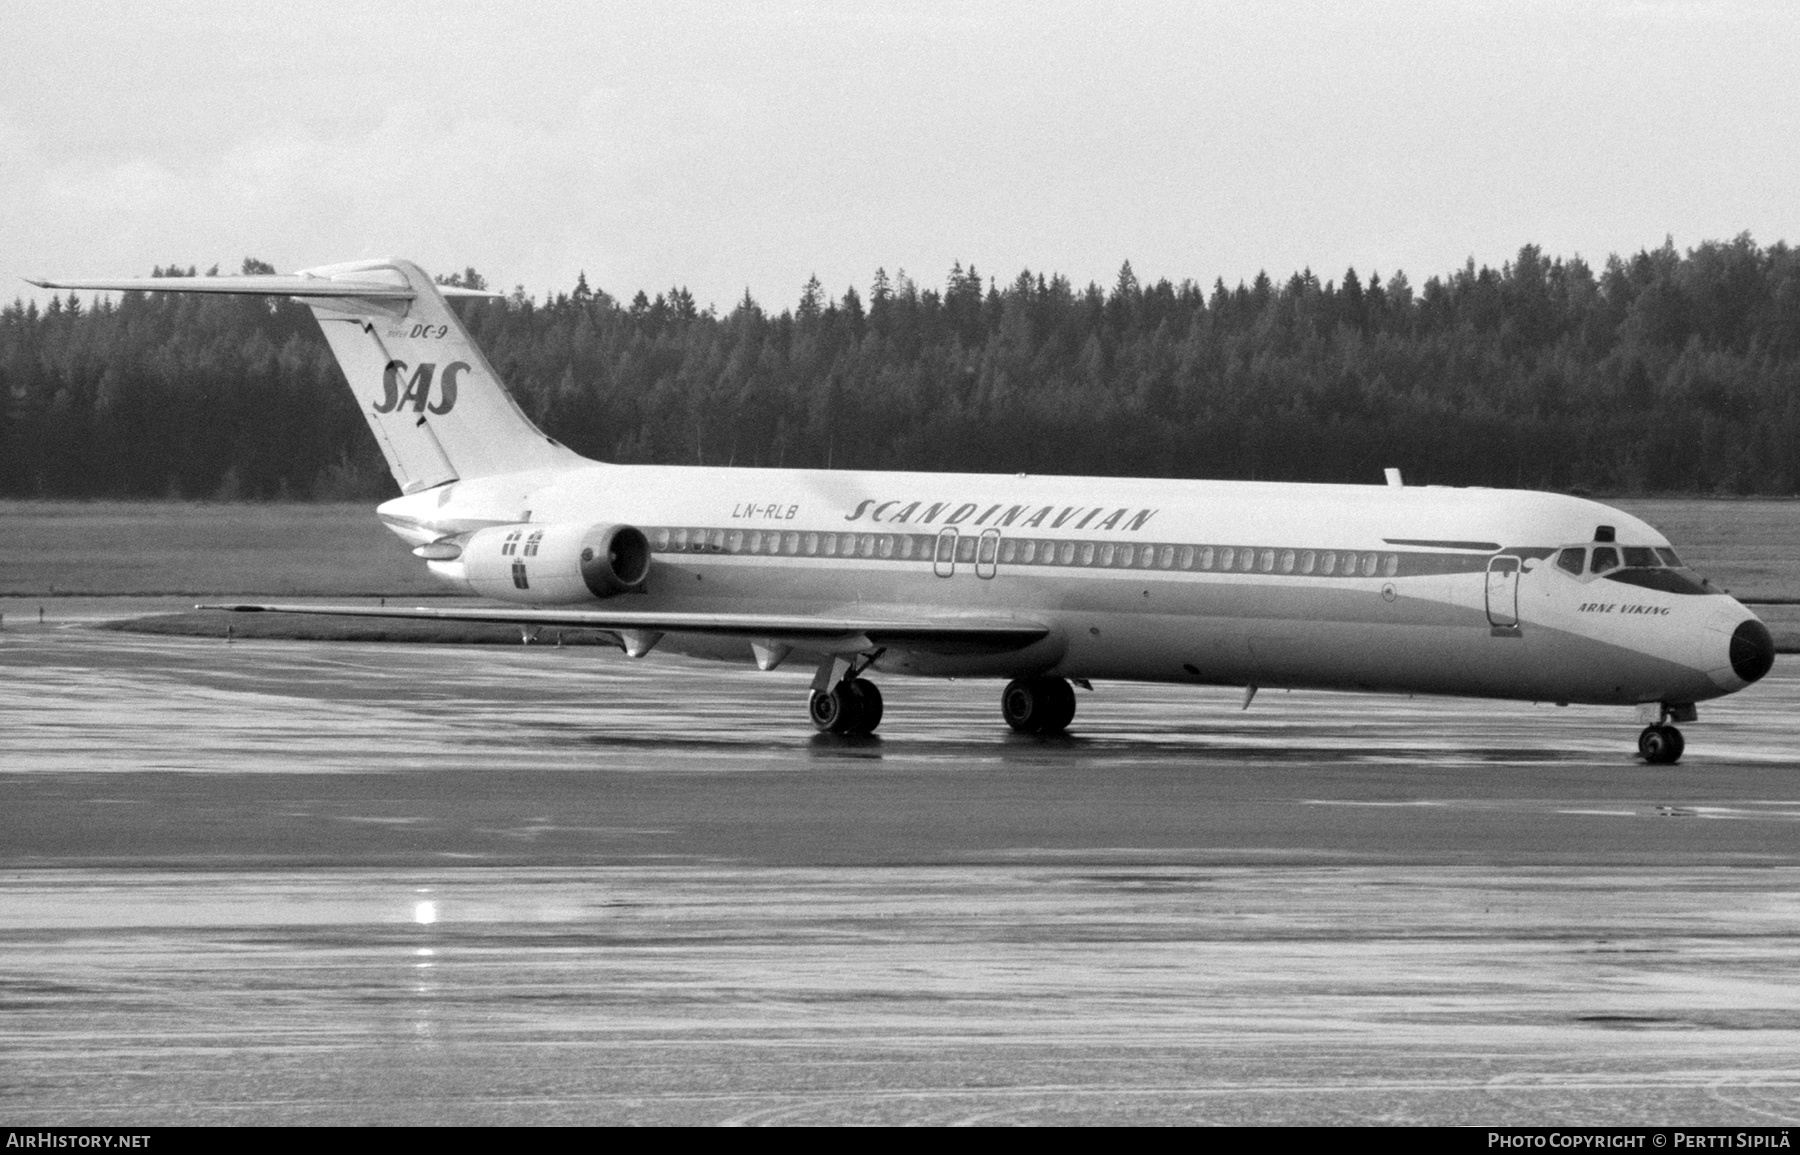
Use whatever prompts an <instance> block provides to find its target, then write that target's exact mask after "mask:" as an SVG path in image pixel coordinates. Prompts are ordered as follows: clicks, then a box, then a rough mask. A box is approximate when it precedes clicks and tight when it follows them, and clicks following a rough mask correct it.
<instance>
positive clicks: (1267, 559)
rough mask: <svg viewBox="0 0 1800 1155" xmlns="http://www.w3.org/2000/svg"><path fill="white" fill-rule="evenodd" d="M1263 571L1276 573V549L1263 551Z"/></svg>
mask: <svg viewBox="0 0 1800 1155" xmlns="http://www.w3.org/2000/svg"><path fill="white" fill-rule="evenodd" d="M1262 571H1263V572H1264V573H1274V572H1275V551H1274V550H1272V549H1265V550H1263V551H1262Z"/></svg>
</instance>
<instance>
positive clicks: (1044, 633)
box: [31, 259, 1775, 764]
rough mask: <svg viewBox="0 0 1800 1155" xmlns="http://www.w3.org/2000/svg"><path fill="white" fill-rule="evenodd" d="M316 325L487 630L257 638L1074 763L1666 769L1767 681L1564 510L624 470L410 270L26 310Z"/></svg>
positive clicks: (1496, 493)
mask: <svg viewBox="0 0 1800 1155" xmlns="http://www.w3.org/2000/svg"><path fill="white" fill-rule="evenodd" d="M31 283H32V284H36V285H39V286H41V287H44V288H55V289H80V290H95V291H138V292H182V293H240V294H241V293H247V294H260V295H272V296H285V297H291V298H296V299H298V300H300V301H301V302H303V303H305V304H306V305H308V306H310V308H311V310H312V312H313V314H314V316H315V317H316V318H317V319H318V322H319V326H320V329H321V330H322V331H323V333H324V335H325V338H326V340H327V342H328V343H329V344H330V346H331V349H332V351H333V353H334V354H335V355H336V357H337V359H338V362H339V363H340V365H341V366H342V368H343V372H344V376H345V378H346V379H347V380H348V382H349V385H350V387H351V389H352V390H354V391H355V393H356V396H357V400H358V402H359V405H360V407H361V410H362V413H363V416H364V417H365V418H366V419H367V420H368V423H369V428H370V430H371V431H372V432H373V433H374V435H375V440H376V442H377V443H378V444H379V445H380V447H381V451H382V453H383V455H384V456H385V457H386V459H387V463H388V465H389V467H390V469H391V470H392V472H393V475H394V480H395V481H396V482H397V483H398V485H399V487H400V491H401V495H400V496H399V497H396V498H394V499H392V500H390V501H387V502H384V503H383V504H382V505H380V506H379V508H378V510H377V514H378V516H379V517H380V518H381V520H382V521H383V522H384V523H385V524H386V525H387V526H388V528H390V529H391V530H392V531H393V532H394V533H396V534H398V535H399V536H400V537H401V538H402V539H403V540H404V541H405V542H406V543H407V544H409V545H410V546H412V547H413V548H412V552H413V553H414V554H416V555H417V556H419V557H420V558H422V559H423V560H424V562H425V564H426V566H427V567H428V568H429V569H430V571H431V572H432V573H433V574H435V575H437V576H438V577H439V578H441V579H444V580H445V581H446V582H448V583H449V584H450V585H451V586H454V587H457V588H460V589H464V590H467V591H470V592H473V593H475V594H479V595H482V596H483V597H485V598H487V599H490V600H492V601H494V602H498V603H506V604H503V605H497V606H493V607H488V608H481V607H472V608H430V607H417V608H408V607H385V606H384V607H380V608H377V607H369V606H331V605H304V606H303V605H232V606H221V607H214V608H220V609H229V610H233V611H237V612H269V611H279V612H285V613H310V614H333V615H354V616H365V617H383V618H426V619H438V620H453V621H476V622H505V623H515V624H518V625H520V626H522V627H525V628H527V629H530V628H532V627H588V628H592V629H596V630H599V631H603V633H604V636H605V637H606V639H607V640H608V641H610V642H612V643H614V644H616V645H618V646H619V648H620V649H622V650H623V651H624V652H625V653H626V654H628V655H630V656H631V657H633V658H639V657H643V656H644V655H646V654H648V653H650V652H651V651H652V650H653V649H656V648H659V647H660V648H661V649H663V650H665V651H673V652H679V653H686V654H698V655H702V656H708V657H715V658H726V659H735V660H740V661H754V662H755V664H756V665H757V666H758V667H759V668H761V669H763V670H773V669H776V668H777V667H779V666H781V665H782V664H783V663H784V662H787V661H789V660H794V661H796V662H805V663H809V664H812V665H813V667H814V670H815V672H814V675H813V679H812V684H811V689H810V692H809V694H808V698H807V703H808V704H807V710H808V716H809V718H810V720H811V722H812V724H813V726H814V727H816V728H817V729H818V730H820V731H824V732H829V733H834V734H839V735H867V734H870V733H872V732H873V731H874V730H875V728H876V727H877V726H878V725H879V724H880V722H881V716H882V695H881V691H880V689H879V688H878V687H877V685H876V683H875V682H874V681H873V680H872V679H871V678H870V677H869V676H868V675H870V674H872V673H877V672H878V673H882V674H909V675H919V676H925V677H940V678H942V677H950V678H993V679H1002V678H1004V679H1007V683H1006V686H1005V689H1004V690H1003V692H1002V693H1001V698H1000V712H1001V716H1002V718H1003V719H1004V720H1005V722H1006V724H1007V725H1008V726H1010V727H1011V728H1012V729H1013V730H1016V731H1020V732H1023V733H1028V734H1039V735H1054V734H1060V733H1062V732H1064V731H1065V730H1066V729H1067V728H1068V727H1069V725H1070V723H1071V722H1072V720H1073V718H1074V715H1075V706H1076V695H1075V692H1074V689H1073V688H1072V687H1073V686H1077V685H1078V686H1081V687H1083V688H1084V689H1090V690H1091V689H1092V683H1093V682H1094V681H1097V680H1103V679H1115V680H1121V681H1141V682H1164V683H1175V684H1182V685H1194V686H1232V687H1243V688H1244V705H1245V707H1248V706H1249V704H1250V700H1251V699H1252V698H1253V697H1254V696H1255V694H1256V692H1257V690H1258V688H1259V687H1281V688H1289V689H1299V688H1307V689H1325V690H1344V691H1365V692H1366V691H1375V692H1390V693H1408V694H1440V695H1460V696H1474V697H1485V698H1502V699H1516V700H1523V701H1532V702H1553V703H1556V704H1557V705H1566V704H1568V703H1572V702H1573V703H1585V704H1594V705H1616V706H1623V707H1631V708H1634V709H1635V710H1636V711H1637V713H1638V719H1639V720H1640V721H1642V722H1645V723H1647V724H1646V725H1645V727H1644V729H1643V731H1642V732H1641V734H1640V736H1639V739H1638V755H1639V756H1640V757H1641V758H1642V759H1643V760H1644V761H1645V762H1647V763H1652V764H1668V763H1673V762H1675V761H1677V760H1678V759H1679V758H1680V757H1681V755H1682V752H1683V749H1684V747H1685V741H1684V739H1683V736H1682V734H1681V731H1680V730H1679V729H1678V728H1677V727H1676V726H1675V723H1676V722H1687V721H1692V720H1694V719H1695V718H1696V716H1697V711H1696V703H1698V702H1701V701H1704V700H1707V699H1711V698H1717V697H1720V696H1722V695H1725V694H1730V693H1734V692H1736V691H1738V690H1741V689H1743V688H1745V687H1746V686H1749V685H1751V684H1752V683H1754V682H1756V681H1757V680H1758V679H1760V678H1761V677H1763V676H1764V675H1765V674H1767V673H1768V672H1769V669H1770V668H1771V666H1772V665H1773V663H1774V659H1775V645H1774V640H1773V638H1772V637H1771V636H1770V633H1769V630H1768V628H1767V627H1766V626H1765V625H1764V624H1763V623H1762V622H1761V621H1759V620H1758V619H1757V618H1756V616H1755V615H1754V614H1752V613H1751V612H1750V611H1749V610H1748V609H1746V608H1745V607H1744V606H1743V605H1741V604H1740V603H1739V602H1737V601H1736V600H1734V599H1733V598H1732V597H1730V596H1729V595H1728V594H1726V593H1725V592H1723V591H1721V590H1720V589H1718V588H1717V587H1715V586H1713V585H1712V584H1711V583H1709V582H1708V581H1707V580H1706V579H1705V578H1703V577H1701V576H1700V575H1698V574H1697V573H1695V572H1694V571H1693V570H1692V569H1690V568H1689V567H1688V566H1686V565H1685V564H1684V563H1683V562H1682V561H1681V559H1680V558H1679V557H1678V556H1677V554H1676V553H1675V551H1674V549H1673V548H1672V547H1671V545H1670V543H1669V541H1668V540H1667V539H1666V538H1665V537H1663V535H1662V534H1660V533H1659V532H1657V531H1656V530H1655V529H1654V528H1652V527H1651V526H1650V525H1649V524H1647V523H1645V522H1644V521H1641V520H1640V519H1638V518H1636V517H1633V516H1631V515H1630V514H1627V513H1624V512H1622V511H1620V510H1617V509H1612V508H1610V507H1608V506H1606V505H1603V504H1600V503H1598V502H1594V501H1589V500H1585V499H1582V498H1577V497H1572V496H1566V495H1561V494H1554V493H1544V492H1534V491H1524V490H1504V489H1486V488H1477V487H1468V488H1462V487H1444V486H1435V485H1433V486H1408V485H1405V484H1404V483H1403V481H1402V479H1401V477H1400V474H1399V472H1398V471H1397V470H1388V471H1387V478H1386V480H1387V484H1386V485H1319V484H1298V483H1281V482H1247V481H1204V480H1161V479H1129V478H1107V477H1074V476H1035V475H1034V476H1027V475H1025V474H1015V475H987V474H945V473H905V472H872V471H859V470H842V469H840V470H808V469H740V468H719V467H707V466H669V465H618V464H608V463H604V462H598V461H592V460H588V459H586V458H584V457H581V456H579V455H578V454H576V453H575V452H574V451H572V450H570V449H568V448H567V447H565V446H563V445H562V444H560V443H559V442H557V441H556V440H555V439H553V438H551V437H549V436H547V435H545V434H544V433H543V432H542V431H541V430H539V429H538V428H536V426H534V425H533V424H532V422H531V421H530V420H529V419H528V418H527V417H526V416H525V414H524V412H523V411H521V410H520V408H519V407H518V405H517V404H516V403H515V402H514V400H513V399H512V396H511V394H509V393H508V392H507V391H506V388H505V386H504V385H503V384H502V383H501V381H500V378H499V376H498V375H497V374H496V373H495V372H494V369H493V367H492V366H491V365H489V364H488V362H487V360H486V359H485V358H484V357H483V356H482V354H481V351H480V350H479V349H478V348H477V347H476V346H475V345H474V343H473V342H472V341H471V340H470V337H469V334H468V332H467V331H466V330H465V329H464V327H463V325H462V323H461V322H460V321H459V320H458V318H457V316H456V314H455V313H454V312H453V311H452V310H451V308H450V305H449V303H448V300H449V299H453V298H458V297H485V296H496V295H497V294H491V293H486V292H483V291H479V290H472V289H465V288H460V287H451V286H443V285H438V284H435V283H434V282H433V281H432V279H431V278H430V277H429V276H427V275H426V274H425V272H424V271H423V270H421V269H420V268H419V267H418V266H417V265H415V264H412V263H411V262H408V261H404V260H398V259H381V260H370V261H358V262H351V263H347V264H337V265H327V266H321V267H318V268H313V269H306V270H302V271H300V272H298V273H295V274H293V275H288V276H280V275H263V276H240V277H182V278H143V279H125V280H116V279H115V280H98V281H96V280H60V281H48V280H45V281H32V282H31Z"/></svg>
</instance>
